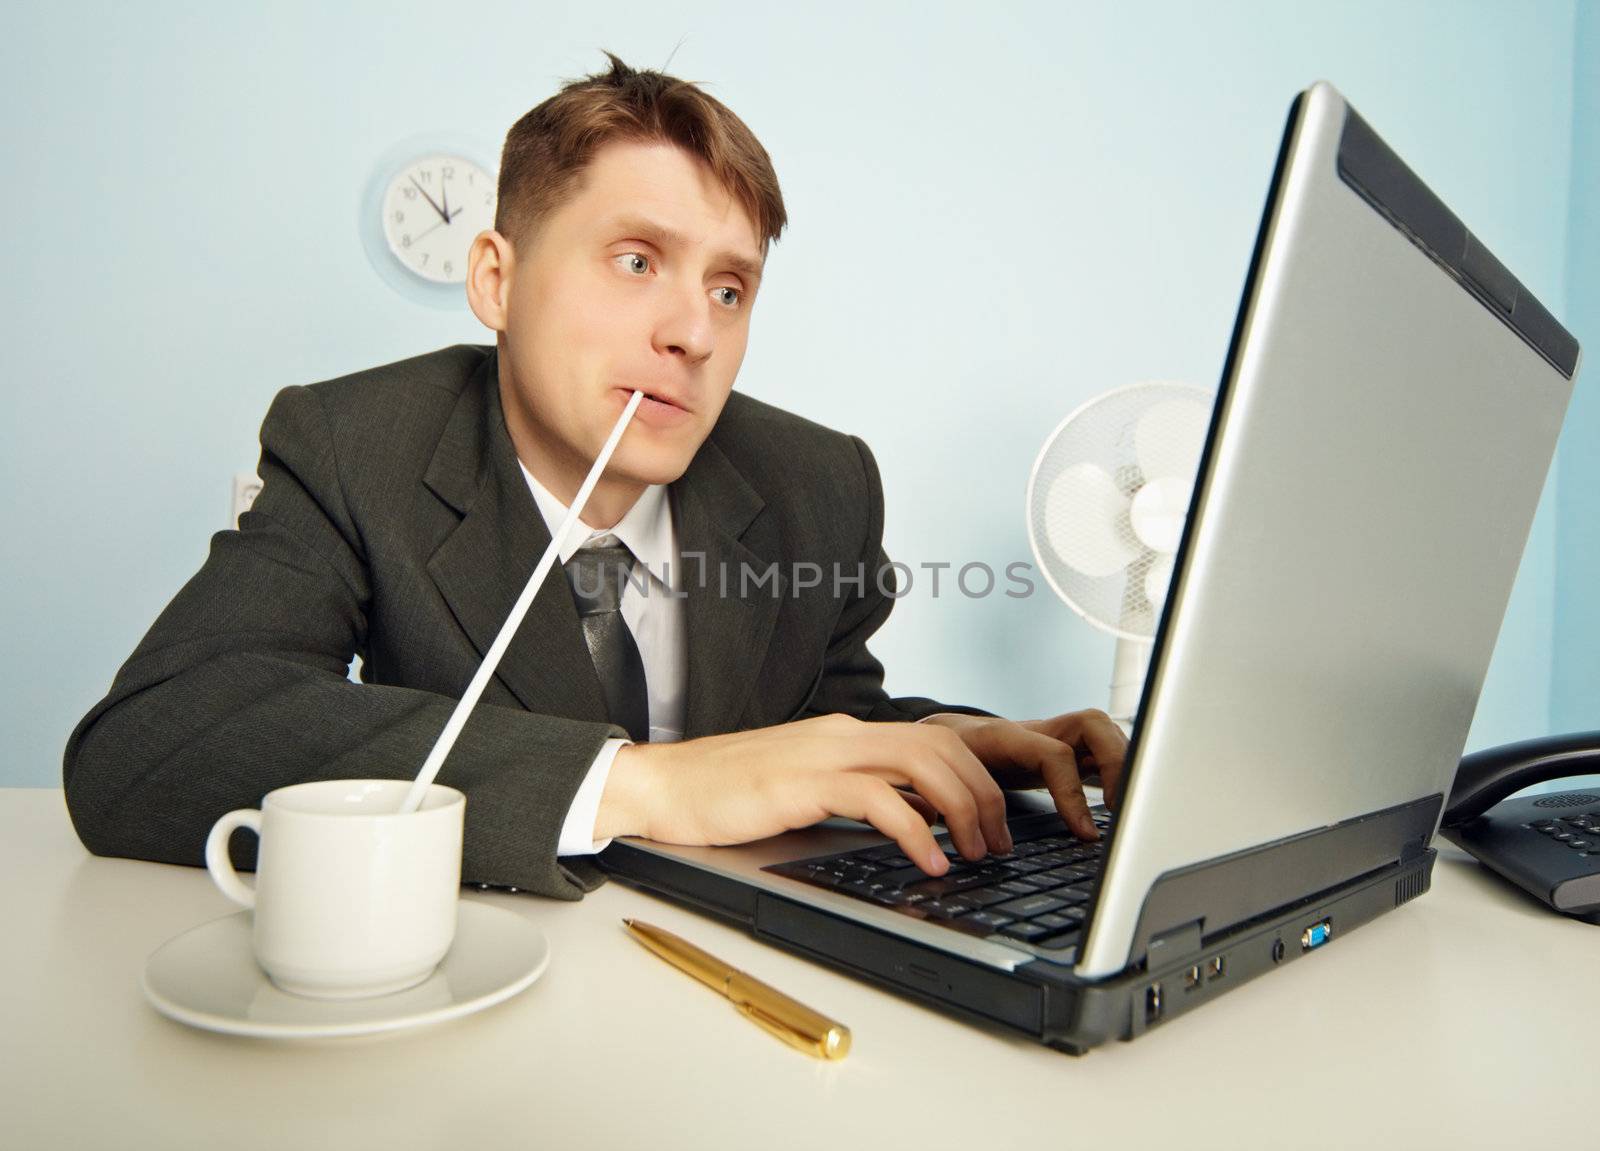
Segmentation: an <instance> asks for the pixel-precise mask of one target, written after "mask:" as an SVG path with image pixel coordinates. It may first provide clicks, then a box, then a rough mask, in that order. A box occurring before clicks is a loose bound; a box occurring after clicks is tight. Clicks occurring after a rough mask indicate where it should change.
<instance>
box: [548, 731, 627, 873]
mask: <svg viewBox="0 0 1600 1151" xmlns="http://www.w3.org/2000/svg"><path fill="white" fill-rule="evenodd" d="M632 742H633V741H632V740H631V739H608V740H606V741H605V743H603V744H601V745H600V754H598V755H596V756H595V757H594V762H593V763H591V764H590V765H589V774H588V775H586V776H584V777H583V782H582V783H581V784H579V785H578V794H577V795H575V796H573V797H572V806H571V807H569V808H567V818H566V822H564V823H563V824H562V825H561V839H560V841H559V842H558V843H557V844H556V855H557V856H562V855H593V854H595V853H596V852H600V851H604V850H605V849H606V848H607V847H609V846H610V844H611V840H609V839H605V840H602V841H600V842H599V843H596V842H595V838H594V825H595V822H596V821H597V820H598V819H599V818H600V796H601V795H602V794H603V793H604V792H605V790H606V779H607V778H608V777H609V776H610V775H611V765H612V764H613V763H615V762H616V758H617V752H618V751H620V750H621V749H622V747H623V745H624V744H628V743H632Z"/></svg>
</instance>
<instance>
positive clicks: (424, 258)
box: [422, 252, 433, 268]
mask: <svg viewBox="0 0 1600 1151" xmlns="http://www.w3.org/2000/svg"><path fill="white" fill-rule="evenodd" d="M432 254H433V253H432V252H424V253H422V266H423V267H424V268H426V267H427V266H428V257H429V256H431V255H432Z"/></svg>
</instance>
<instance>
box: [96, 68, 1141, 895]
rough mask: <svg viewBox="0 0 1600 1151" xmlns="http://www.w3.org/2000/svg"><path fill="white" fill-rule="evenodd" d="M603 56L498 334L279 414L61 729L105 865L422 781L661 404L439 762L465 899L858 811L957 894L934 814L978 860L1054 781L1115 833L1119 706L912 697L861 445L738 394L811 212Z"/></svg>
mask: <svg viewBox="0 0 1600 1151" xmlns="http://www.w3.org/2000/svg"><path fill="white" fill-rule="evenodd" d="M610 59H611V70H610V71H609V73H605V74H598V75H595V76H591V77H587V78H585V79H584V80H581V81H578V82H575V83H572V84H569V85H567V86H566V87H565V88H563V89H562V91H561V92H559V93H558V94H557V95H556V96H554V97H552V98H551V99H549V100H547V101H545V102H544V103H543V104H541V105H540V106H539V107H537V108H535V109H534V110H533V111H531V112H529V113H528V114H527V115H526V116H524V117H523V118H522V119H521V120H520V121H519V122H518V123H517V124H516V125H514V126H513V127H512V129H511V131H510V133H509V134H508V135H507V137H506V143H505V149H504V154H503V157H502V164H501V172H500V189H499V205H498V208H497V213H496V220H495V228H494V229H493V230H490V231H487V232H484V233H482V234H481V235H479V236H478V237H477V238H476V239H475V240H474V242H473V246H472V250H471V256H470V261H469V266H470V274H469V278H468V285H467V295H468V300H469V302H470V303H471V306H472V309H473V312H474V313H475V314H476V315H477V316H478V318H479V319H480V320H482V321H483V323H484V324H485V325H487V326H488V327H489V328H491V329H493V330H494V332H495V333H496V338H495V345H494V347H493V348H492V349H489V348H473V347H456V348H448V349H445V350H443V351H440V352H436V353H433V354H431V355H426V356H421V357H417V358H415V359H411V360H406V361H402V362H400V363H397V364H391V365H387V366H385V367H382V368H375V369H372V370H370V371H367V372H362V373H359V374H357V375H354V376H350V377H346V378H344V379H339V380H332V381H328V382H325V383H322V384H318V385H315V386H313V387H310V388H304V387H296V388H288V389H285V390H284V391H283V392H282V393H280V394H279V396H278V397H277V399H276V400H275V401H274V403H273V405H272V409H271V410H270V411H269V412H268V414H267V417H266V420H265V422H264V423H263V425H262V429H261V445H262V455H261V463H260V473H261V479H262V481H263V486H262V490H261V493H260V495H259V496H258V498H257V500H256V503H255V506H254V508H253V509H252V510H251V511H250V512H248V513H246V514H245V515H244V516H243V517H242V518H241V521H240V528H239V530H238V531H237V532H222V533H219V534H218V535H217V536H216V537H215V538H214V539H213V541H212V548H211V553H210V556H209V558H208V559H207V561H206V563H205V565H204V566H203V567H202V568H201V570H200V572H199V573H198V574H197V575H196V576H195V577H194V578H193V579H192V580H190V582H189V583H188V584H187V585H186V586H185V587H184V588H183V589H182V590H181V591H180V592H179V594H178V595H177V597H176V598H175V599H174V600H173V602H172V603H171V604H170V605H169V606H168V607H167V609H166V611H164V612H163V613H162V615H161V617H160V618H159V619H158V620H157V621H156V623H155V625H154V626H153V627H152V628H151V630H150V632H149V634H148V635H146V637H145V638H144V640H143V641H142V642H141V643H140V645H139V647H138V649H137V650H136V651H135V652H134V653H133V655H132V657H130V659H129V660H128V662H127V663H126V664H125V665H124V666H123V668H122V669H121V671H120V672H119V673H118V675H117V678H116V681H115V682H114V684H113V685H112V688H111V691H110V693H109V695H108V696H107V697H106V699H104V700H103V701H101V702H100V703H99V704H98V705H96V706H95V708H94V709H92V710H91V711H90V712H89V714H88V715H87V716H86V717H85V718H84V720H83V721H82V723H80V724H79V726H78V728H77V730H76V731H74V732H73V734H72V737H71V739H70V741H69V742H68V745H67V750H66V760H65V779H66V791H67V802H68V806H69V808H70V811H71V813H72V818H73V821H74V824H75V826H76V827H77V829H78V833H79V835H80V837H81V838H82V839H83V841H84V843H85V844H86V845H87V846H88V847H89V848H90V849H91V850H93V851H95V852H97V853H100V854H108V855H128V856H134V857H138V858H146V859H156V860H164V861H169V862H177V863H188V864H197V863H200V862H201V859H202V854H203V844H204V841H205V837H206V834H207V831H208V829H209V827H210V825H211V823H212V822H213V821H214V820H215V819H216V818H217V817H218V816H220V815H221V814H222V813H223V812H225V811H227V810H229V809H231V808H235V807H242V806H251V805H255V804H257V803H259V802H260V799H261V796H262V795H263V794H264V793H265V792H267V791H269V790H272V789H273V788H276V787H280V786H283V785H286V784H289V783H294V782H299V781H303V780H307V779H316V778H341V777H408V776H411V775H414V774H415V773H416V771H417V770H418V768H419V767H420V765H421V763H422V761H423V759H424V757H425V755H426V753H427V751H428V749H429V748H430V747H431V746H432V744H433V742H434V740H435V739H436V738H437V736H438V734H439V732H440V730H441V729H442V727H443V726H444V722H445V719H446V717H447V716H448V715H449V713H450V710H451V708H452V705H453V702H454V700H455V699H456V698H459V696H460V695H461V693H462V691H463V690H464V689H465V686H466V684H467V682H468V680H469V679H470V678H471V676H472V673H473V672H474V670H475V669H476V667H477V665H478V663H479V662H480V661H481V658H482V653H483V652H484V651H485V650H487V648H488V646H489V644H490V643H491V642H492V640H493V638H494V636H495V634H496V632H497V631H498V630H499V627H500V624H501V622H502V621H503V620H504V618H505V616H506V614H507V612H508V611H509V609H510V606H511V604H512V603H513V601H514V600H515V599H516V597H517V595H518V593H519V592H520V591H521V589H522V586H523V584H524V583H525V582H526V580H527V578H528V575H529V573H530V572H531V569H532V567H533V565H534V563H535V561H536V560H537V558H538V556H539V555H540V554H541V553H542V552H543V551H544V549H545V548H546V547H547V546H548V544H549V541H550V538H551V532H552V530H553V529H554V527H555V526H556V525H557V524H558V523H559V522H560V520H561V518H562V516H563V515H564V514H565V512H566V509H567V506H568V505H569V503H570V501H571V500H572V499H573V498H574V497H575V495H576V492H577V490H578V487H579V485H580V484H581V482H582V480H583V478H584V476H585V475H586V474H587V472H588V470H589V467H590V465H591V462H592V461H593V460H594V459H595V457H596V456H597V455H598V453H599V449H600V446H601V444H602V443H603V442H604V440H605V438H606V436H607V434H608V433H609V431H610V429H611V427H612V426H613V424H614V423H615V421H616V419H617V417H618V415H619V414H620V413H621V411H622V408H623V407H624V405H625V404H626V402H627V400H628V398H629V396H630V395H631V392H632V391H633V390H634V389H639V390H642V391H643V392H644V393H645V394H646V397H647V398H646V399H644V401H643V402H642V404H641V406H640V408H639V410H638V412H637V413H636V414H635V416H634V418H633V422H632V423H631V425H630V426H629V428H628V430H627V432H626V433H625V435H624V436H623V438H622V440H621V442H620V444H619V446H618V448H617V451H616V454H615V455H614V456H613V458H612V460H611V463H610V466H609V468H608V469H607V471H606V474H605V475H604V476H603V477H602V478H601V480H600V482H599V483H598V485H597V486H596V487H595V489H594V492H593V494H592V496H591V497H590V499H589V500H588V502H587V504H586V505H585V506H584V508H583V509H582V518H583V527H584V531H582V532H575V533H574V534H575V535H578V536H580V537H583V538H578V539H575V540H572V541H570V542H569V544H568V546H567V548H566V549H565V550H564V551H563V553H562V556H561V559H562V562H563V565H564V566H565V567H566V569H567V577H568V578H567V579H565V580H562V579H556V578H552V579H550V580H548V581H547V582H546V584H545V586H544V587H543V588H541V589H540V592H539V594H538V597H537V599H536V600H535V602H534V605H533V608H532V610H531V611H530V613H529V615H528V617H527V619H526V620H525V622H524V623H523V625H522V627H521V629H520V630H519V632H518V634H517V636H516V638H515V640H514V641H513V642H512V644H511V646H510V647H509V649H508V650H507V653H506V656H505V658H504V659H503V661H502V663H501V665H500V668H499V670H498V671H497V674H496V678H495V680H494V681H492V682H491V684H490V686H489V687H488V689H487V690H486V691H485V693H484V696H483V698H482V699H481V701H480V703H479V706H478V708H477V709H476V711H475V712H474V714H473V717H472V719H471V721H470V722H469V723H468V724H467V726H466V728H465V729H464V730H463V732H462V734H461V737H460V739H459V740H458V742H457V744H456V746H455V749H454V751H453V752H452V754H451V756H450V758H449V759H448V760H447V761H446V763H445V765H444V768H443V770H442V772H441V774H440V777H439V780H440V782H442V783H448V784H451V785H452V786H455V787H457V788H459V789H461V790H462V791H464V792H466V794H467V796H468V803H467V817H466V838H465V845H464V854H463V861H462V874H463V877H464V878H465V879H466V880H469V881H475V882H483V883H492V884H500V885H507V886H515V887H518V888H522V889H525V890H532V891H537V892H540V893H543V894H547V895H552V896H556V897H560V898H567V899H576V898H579V897H580V896H581V894H582V893H583V892H584V891H587V890H592V889H593V888H594V887H595V886H597V885H598V884H599V882H601V879H602V873H601V872H600V871H599V869H598V868H597V867H596V866H595V864H594V863H593V862H592V860H591V859H590V858H589V857H590V856H592V855H593V853H595V852H597V851H599V850H601V849H602V848H603V847H604V846H605V844H606V843H607V842H609V840H610V838H611V837H613V836H616V835H642V836H647V837H650V838H653V839H657V840H661V841H666V842H674V843H692V844H726V843H738V842H744V841H748V840H752V839H758V838H762V837H765V836H768V835H773V834H776V833H778V832H781V831H784V830H786V829H789V828H795V827H803V826H806V825H809V824H812V823H815V822H817V821H818V820H821V819H823V818H826V817H827V816H829V815H832V814H839V815H845V816H849V817H853V818H856V819H862V820H866V821H868V822H870V823H872V824H873V825H874V826H876V827H877V828H878V829H879V830H881V831H882V832H884V834H886V835H888V836H891V837H892V838H894V839H895V840H896V841H897V842H898V843H899V844H900V845H901V847H902V848H903V849H904V850H905V851H906V853H907V855H908V856H909V857H910V858H911V859H913V860H915V861H917V862H918V863H919V864H920V865H922V866H924V867H925V868H926V869H927V870H928V871H930V872H932V873H934V874H939V873H941V872H943V871H944V870H945V869H946V867H947V866H948V864H947V863H946V861H945V859H944V856H943V855H942V854H941V853H940V852H939V850H938V849H937V846H936V844H935V841H934V839H933V836H932V834H931V833H930V831H929V830H928V826H927V825H928V821H930V820H931V819H933V818H934V817H935V814H936V813H938V814H940V815H942V817H943V820H944V822H945V823H946V825H947V826H948V827H949V828H950V831H951V834H952V837H953V839H954V841H955V844H956V846H957V847H958V848H959V849H960V850H961V851H962V853H963V854H964V855H965V856H966V857H967V858H969V859H977V858H981V857H982V856H983V855H984V854H985V853H986V852H987V851H990V850H993V851H998V852H1005V851H1008V850H1010V840H1009V836H1008V834H1007V831H1006V826H1005V821H1004V801H1003V797H1002V793H1001V785H1002V784H1004V785H1008V786H1016V785H1023V786H1038V785H1040V784H1041V783H1043V784H1044V785H1046V786H1048V787H1049V788H1050V790H1051V792H1052V794H1053V795H1054V797H1055V800H1056V803H1057V806H1058V808H1059V809H1060V810H1061V812H1062V814H1063V816H1064V817H1065V818H1066V819H1067V821H1068V824H1069V826H1071V827H1072V828H1073V829H1074V830H1075V831H1076V832H1077V833H1078V834H1080V835H1081V836H1084V837H1085V838H1091V837H1093V836H1094V835H1096V834H1097V833H1096V831H1095V829H1094V826H1093V823H1092V822H1091V820H1090V819H1089V816H1088V809H1087V806H1086V804H1085V801H1084V798H1083V792H1082V787H1081V779H1080V776H1081V774H1084V773H1087V772H1090V771H1095V772H1098V774H1099V776H1100V777H1101V779H1102V781H1103V783H1104V784H1105V786H1106V789H1107V792H1108V795H1110V796H1112V797H1114V796H1115V792H1116V788H1117V784H1118V780H1119V776H1120V771H1121V768H1122V755H1123V750H1124V746H1125V743H1124V740H1123V738H1122V735H1121V733H1120V731H1118V730H1117V728H1116V727H1115V726H1114V725H1113V724H1112V723H1111V722H1110V721H1109V720H1108V719H1107V718H1106V717H1105V716H1104V715H1103V714H1102V713H1099V712H1079V713H1070V714H1066V715H1062V716H1058V717H1056V718H1054V719H1050V720H1044V721H1038V722H1033V723H1027V724H1016V723H1012V722H1010V721H1007V720H1002V719H997V718H995V717H992V716H986V715H983V714H981V713H974V712H971V711H970V709H969V710H968V711H961V710H958V709H951V708H947V707H944V706H942V705H939V704H936V703H934V702H933V701H931V700H925V699H890V698H889V697H888V696H887V695H886V694H885V692H884V691H883V688H882V671H883V669H882V667H881V665H880V664H879V663H878V662H877V660H876V659H875V658H874V657H873V656H872V655H871V654H870V653H869V652H868V650H867V647H866V641H867V639H868V638H869V637H870V636H871V635H872V633H873V632H874V631H876V630H877V628H878V627H879V626H880V625H881V624H882V623H883V620H884V618H885V617H886V616H887V615H888V613H889V609H890V607H891V606H892V602H893V598H892V597H893V591H894V587H893V583H892V569H887V568H886V565H887V560H886V559H885V557H884V555H883V551H882V547H881V542H880V541H881V535H882V517H883V495H882V489H881V485H880V483H879V479H878V475H877V471H876V466H875V465H874V463H873V460H872V457H871V455H870V453H869V452H868V451H867V449H866V446H865V445H864V444H862V443H861V442H860V441H859V440H856V439H854V438H852V437H848V436H844V435H841V434H839V433H836V432H832V431H829V430H827V429H824V428H821V427H819V426H817V425H815V424H812V423H810V422H808V421H805V420H802V419H800V418H798V417H796V416H792V415H789V414H787V413H784V412H781V411H779V410H777V409H775V408H772V407H769V406H767V405H764V404H761V403H758V402H756V401H754V400H751V399H749V398H747V397H744V396H740V395H737V394H733V393H732V386H733V382H734V378H735V376H736V375H737V374H738V370H739V365H740V363H741V361H742V360H743V357H744V351H745V345H746V341H747V339H748V336H749V329H750V316H751V309H752V307H753V305H754V303H755V298H756V295H757V292H758V290H759V287H760V280H761V274H762V270H763V266H764V262H765V257H766V253H767V249H768V245H769V244H770V242H771V241H772V240H774V239H776V238H777V237H778V235H779V234H780V232H781V231H782V228H783V226H784V223H785V222H786V217H785V213H784V208H783V201H782V197H781V194H780V192H779V188H778V182H777V178H776V176H775V174H774V173H773V171H772V167H771V162H770V160H769V159H768V157H767V153H766V151H765V149H763V148H762V146H761V145H760V143H759V142H758V141H757V140H756V139H755V137H754V136H753V135H752V134H751V133H750V131H749V129H748V128H746V127H745V125H744V124H743V123H742V122H741V121H740V120H739V119H738V118H737V117H736V116H734V115H733V114H732V113H731V112H730V111H728V109H727V108H725V107H724V106H723V105H721V104H720V103H718V102H717V101H715V100H713V99H711V98H710V97H709V96H707V95H705V94H704V93H703V92H701V91H699V90H698V89H697V88H695V87H694V86H693V85H690V84H685V83H683V82H681V81H678V80H676V79H673V78H672V77H669V76H664V75H661V74H659V73H654V72H636V71H633V70H631V69H629V68H628V67H627V66H626V65H624V64H623V63H622V62H621V61H620V60H618V59H617V58H616V57H614V56H612V57H610ZM580 545H582V546H580ZM694 560H698V563H696V562H693V561H694ZM674 561H676V563H675V562H674ZM797 565H803V566H806V570H813V569H812V568H810V567H809V565H815V569H814V570H818V571H821V572H822V573H824V576H823V578H821V579H820V580H812V579H805V578H796V576H795V574H794V573H795V572H797V571H798V570H799V567H798V566H797ZM641 569H642V570H641ZM886 577H887V582H886ZM353 654H359V655H360V656H361V679H362V681H363V682H361V683H359V684H358V683H351V682H350V681H349V680H348V679H347V678H346V675H345V673H346V669H347V668H348V666H349V663H350V659H351V656H352V655H353ZM909 721H920V722H909ZM628 737H631V738H628ZM253 852H254V844H253V842H251V843H249V844H243V845H237V846H236V847H235V853H236V857H237V858H238V859H239V862H240V864H241V865H243V866H248V865H249V863H250V860H251V858H252V857H253Z"/></svg>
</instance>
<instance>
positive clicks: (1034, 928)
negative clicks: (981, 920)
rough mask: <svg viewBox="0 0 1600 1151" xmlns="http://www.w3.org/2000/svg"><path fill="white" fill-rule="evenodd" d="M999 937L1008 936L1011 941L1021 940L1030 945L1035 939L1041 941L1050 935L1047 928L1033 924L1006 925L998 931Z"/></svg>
mask: <svg viewBox="0 0 1600 1151" xmlns="http://www.w3.org/2000/svg"><path fill="white" fill-rule="evenodd" d="M1000 934H1001V935H1009V936H1010V937H1011V938H1012V939H1021V940H1024V941H1026V942H1028V943H1032V942H1033V941H1034V940H1036V939H1043V938H1044V937H1045V936H1046V935H1049V934H1050V929H1049V928H1048V927H1040V926H1038V925H1037V924H1034V923H1008V924H1006V925H1005V926H1004V927H1002V928H1001V929H1000Z"/></svg>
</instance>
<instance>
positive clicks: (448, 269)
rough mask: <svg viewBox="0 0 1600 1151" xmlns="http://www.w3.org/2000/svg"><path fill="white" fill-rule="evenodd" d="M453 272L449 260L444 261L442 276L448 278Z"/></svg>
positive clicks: (452, 265)
mask: <svg viewBox="0 0 1600 1151" xmlns="http://www.w3.org/2000/svg"><path fill="white" fill-rule="evenodd" d="M453 271H455V265H454V264H452V263H451V262H450V261H449V260H446V261H445V262H444V274H445V275H447V276H448V275H449V274H450V273H451V272H453Z"/></svg>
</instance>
